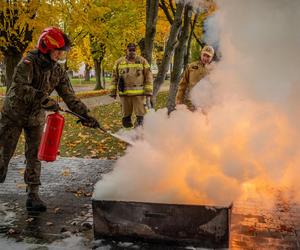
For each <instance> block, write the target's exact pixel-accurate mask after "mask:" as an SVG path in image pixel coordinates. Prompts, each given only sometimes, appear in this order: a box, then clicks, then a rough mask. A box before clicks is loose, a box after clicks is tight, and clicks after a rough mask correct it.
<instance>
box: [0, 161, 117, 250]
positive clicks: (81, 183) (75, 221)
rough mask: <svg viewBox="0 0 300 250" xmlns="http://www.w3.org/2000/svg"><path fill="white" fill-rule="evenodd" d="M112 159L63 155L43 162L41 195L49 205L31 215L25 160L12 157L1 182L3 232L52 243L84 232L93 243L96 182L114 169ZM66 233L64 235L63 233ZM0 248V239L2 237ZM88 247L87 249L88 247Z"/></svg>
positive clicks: (88, 240) (0, 216)
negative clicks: (93, 201) (27, 201)
mask: <svg viewBox="0 0 300 250" xmlns="http://www.w3.org/2000/svg"><path fill="white" fill-rule="evenodd" d="M112 165H113V161H109V160H97V159H78V158H60V159H59V160H58V161H56V162H54V163H45V164H43V167H42V168H43V169H42V176H41V181H42V183H43V185H42V187H41V190H40V191H41V197H43V199H44V201H45V202H46V203H47V205H48V211H47V212H46V213H42V214H35V213H31V214H28V213H27V212H26V211H25V209H24V206H25V200H26V192H25V185H24V182H23V173H24V159H23V158H15V159H13V160H12V162H11V165H10V168H9V171H8V175H7V179H6V182H5V183H4V184H0V186H1V190H0V201H1V203H0V204H1V205H0V233H2V237H4V236H9V237H13V238H16V240H17V241H22V240H24V239H26V240H25V241H26V242H28V240H29V241H30V242H34V243H49V242H52V241H54V240H57V239H60V238H62V237H65V236H69V235H70V234H77V233H79V232H81V233H83V234H84V235H85V237H86V240H87V246H88V244H90V243H91V239H92V238H93V235H92V230H91V229H92V213H91V212H92V211H91V195H92V191H93V185H94V183H95V182H97V181H98V180H99V179H101V176H102V174H104V173H107V172H109V171H111V170H112ZM62 233H64V234H62ZM0 249H2V248H1V239H0ZM87 249H88V248H87Z"/></svg>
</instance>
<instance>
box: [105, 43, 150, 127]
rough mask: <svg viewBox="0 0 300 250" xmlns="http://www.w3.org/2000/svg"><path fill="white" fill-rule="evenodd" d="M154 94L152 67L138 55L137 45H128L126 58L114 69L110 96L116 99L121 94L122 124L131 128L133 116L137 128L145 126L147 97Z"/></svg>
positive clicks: (118, 62)
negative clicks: (133, 115)
mask: <svg viewBox="0 0 300 250" xmlns="http://www.w3.org/2000/svg"><path fill="white" fill-rule="evenodd" d="M152 92H153V76H152V73H151V70H150V65H149V64H148V62H147V60H146V59H145V58H143V57H142V56H137V55H136V45H135V44H133V43H130V44H128V46H127V52H126V56H125V57H121V58H119V59H118V60H117V61H116V63H115V65H114V69H113V76H112V87H111V94H110V96H111V97H113V98H116V96H117V93H119V96H120V101H121V105H122V115H123V118H122V124H123V126H124V127H125V128H130V127H132V126H133V124H132V120H131V117H132V114H133V113H134V114H135V116H136V124H135V125H136V126H140V125H143V120H144V115H145V113H146V109H145V106H144V102H145V96H146V97H147V98H150V96H151V95H152Z"/></svg>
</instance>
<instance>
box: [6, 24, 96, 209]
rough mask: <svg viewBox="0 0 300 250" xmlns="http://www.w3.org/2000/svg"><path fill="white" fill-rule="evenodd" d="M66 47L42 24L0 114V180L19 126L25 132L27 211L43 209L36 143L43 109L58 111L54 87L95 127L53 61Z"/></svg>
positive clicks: (60, 34)
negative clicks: (35, 46)
mask: <svg viewBox="0 0 300 250" xmlns="http://www.w3.org/2000/svg"><path fill="white" fill-rule="evenodd" d="M69 49H70V40H69V38H68V37H67V36H66V35H65V34H64V33H63V32H62V31H61V30H60V29H58V28H55V27H49V28H46V29H45V30H44V31H43V32H42V34H41V36H40V37H39V40H38V44H37V49H36V50H32V51H30V52H29V53H28V54H27V55H26V57H25V58H23V59H22V60H21V61H20V62H19V64H18V65H17V66H16V68H15V71H14V75H13V82H12V85H11V87H10V88H9V89H8V91H7V96H6V98H5V101H4V105H3V108H2V111H1V117H0V183H3V182H4V181H5V177H6V173H7V167H8V164H9V161H10V159H11V157H12V156H13V154H14V151H15V149H16V146H17V142H18V139H19V137H20V134H21V132H22V130H24V134H25V156H26V169H25V173H24V180H25V183H26V184H27V192H28V198H27V201H26V208H27V210H28V211H38V212H43V211H46V209H47V207H46V205H45V203H44V202H43V201H42V200H41V199H40V198H39V195H38V190H39V186H40V185H41V182H40V173H41V162H40V161H39V160H38V157H37V155H38V147H39V144H40V140H41V135H42V131H43V126H44V122H45V111H44V110H47V111H58V109H59V106H58V103H57V102H56V101H55V100H54V99H52V98H50V97H49V96H50V94H51V93H52V91H53V90H54V89H55V90H56V91H57V93H58V94H59V96H61V97H62V99H63V100H64V102H66V104H67V106H68V107H69V108H70V109H71V110H72V111H74V112H76V113H78V114H80V115H81V116H83V117H85V118H86V120H85V121H81V122H82V124H83V125H85V126H88V127H92V128H96V127H99V123H98V122H97V120H96V119H95V118H93V117H91V116H90V115H88V111H89V110H88V108H87V107H86V106H85V104H84V103H82V102H81V101H80V100H79V99H78V98H77V97H76V96H75V93H74V91H73V89H72V86H71V83H70V80H69V78H68V76H67V73H66V71H65V70H63V68H62V67H61V66H60V65H59V64H58V63H57V61H58V60H59V59H61V58H62V57H63V56H64V53H65V51H68V50H69Z"/></svg>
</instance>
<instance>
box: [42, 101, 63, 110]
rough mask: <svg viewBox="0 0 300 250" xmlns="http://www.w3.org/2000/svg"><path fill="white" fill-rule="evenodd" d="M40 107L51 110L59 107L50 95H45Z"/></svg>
mask: <svg viewBox="0 0 300 250" xmlns="http://www.w3.org/2000/svg"><path fill="white" fill-rule="evenodd" d="M41 107H42V108H43V109H45V110H47V111H53V112H57V111H59V109H60V108H59V105H58V103H57V102H56V101H55V100H54V99H52V98H50V97H45V98H43V99H42V101H41Z"/></svg>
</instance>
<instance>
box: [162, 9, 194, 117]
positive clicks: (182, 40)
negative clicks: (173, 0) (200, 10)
mask: <svg viewBox="0 0 300 250" xmlns="http://www.w3.org/2000/svg"><path fill="white" fill-rule="evenodd" d="M191 16H192V7H191V6H189V5H187V6H185V8H184V25H183V27H182V30H181V33H180V35H179V39H178V40H179V43H178V46H177V47H176V49H175V54H174V65H173V70H172V73H171V82H170V89H169V97H168V103H167V108H168V113H170V112H172V111H173V110H174V109H175V105H176V104H175V99H176V93H177V89H178V83H179V81H180V77H181V72H182V69H183V64H184V56H185V54H186V49H187V41H188V38H189V28H190V21H191Z"/></svg>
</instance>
